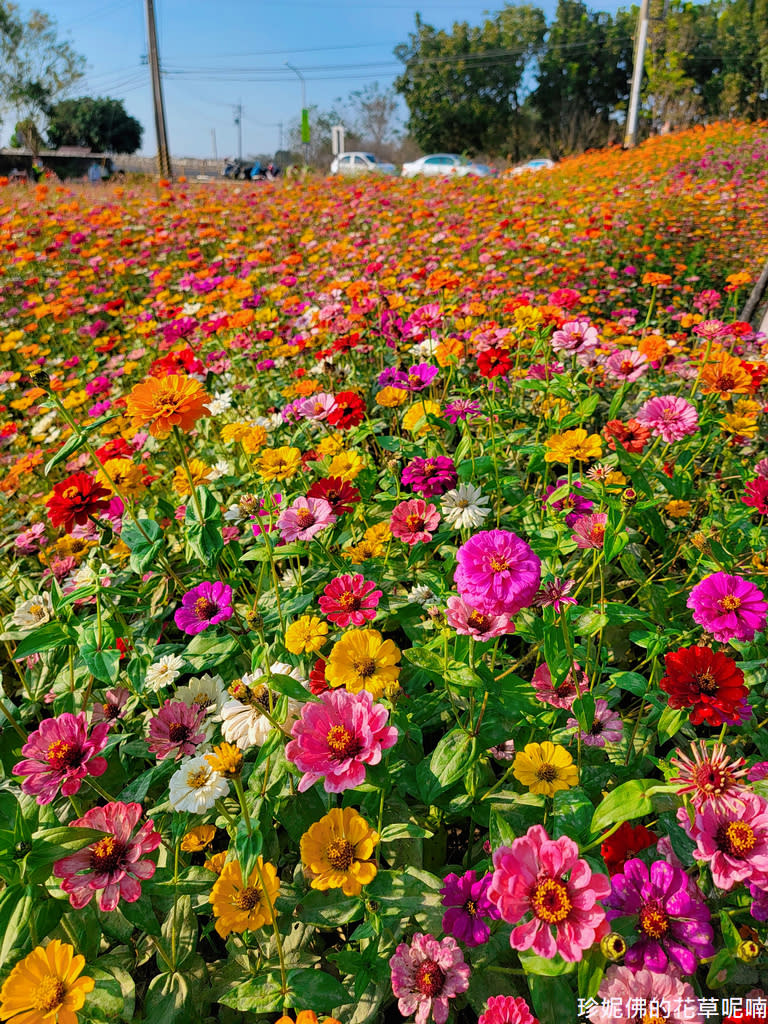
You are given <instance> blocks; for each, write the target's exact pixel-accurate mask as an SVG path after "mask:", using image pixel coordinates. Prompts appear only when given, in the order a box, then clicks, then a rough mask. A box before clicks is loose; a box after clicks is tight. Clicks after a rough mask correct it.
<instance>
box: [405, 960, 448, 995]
mask: <svg viewBox="0 0 768 1024" xmlns="http://www.w3.org/2000/svg"><path fill="white" fill-rule="evenodd" d="M413 980H414V983H415V985H416V988H417V989H418V990H419V992H421V993H422V994H423V995H425V996H430V997H432V998H434V997H435V996H438V995H440V993H441V992H442V990H443V986H444V985H445V973H444V972H443V970H442V968H441V967H440V964H438V963H436V962H435V961H434V960H425V961H424V963H423V964H421V966H420V967H419V968H418V970H417V971H416V975H415V977H414V979H413Z"/></svg>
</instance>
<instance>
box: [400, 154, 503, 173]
mask: <svg viewBox="0 0 768 1024" xmlns="http://www.w3.org/2000/svg"><path fill="white" fill-rule="evenodd" d="M402 173H403V177H404V178H415V177H416V176H417V175H420V174H425V175H428V176H430V177H433V176H436V175H438V174H442V175H451V176H453V177H458V178H464V177H466V176H467V175H473V176H474V177H477V178H486V177H489V176H490V175H491V174H492V173H493V171H492V170H491V168H490V167H487V166H486V165H485V164H476V163H473V162H472V161H471V160H468V159H467V158H466V157H465V156H458V155H457V154H456V153H432V154H431V155H430V156H422V157H419V159H418V160H413V161H412V162H411V163H408V164H403V172H402Z"/></svg>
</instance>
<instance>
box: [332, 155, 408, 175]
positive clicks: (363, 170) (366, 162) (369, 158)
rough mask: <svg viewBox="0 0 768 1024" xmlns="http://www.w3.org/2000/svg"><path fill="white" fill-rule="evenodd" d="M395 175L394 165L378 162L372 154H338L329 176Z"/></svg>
mask: <svg viewBox="0 0 768 1024" xmlns="http://www.w3.org/2000/svg"><path fill="white" fill-rule="evenodd" d="M371 173H373V174H397V168H396V167H395V165H394V164H388V163H386V162H385V161H383V160H379V159H378V157H376V156H374V155H373V153H340V154H339V155H338V156H336V157H334V158H333V162H332V163H331V174H371Z"/></svg>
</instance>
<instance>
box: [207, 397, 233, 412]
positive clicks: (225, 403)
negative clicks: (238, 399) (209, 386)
mask: <svg viewBox="0 0 768 1024" xmlns="http://www.w3.org/2000/svg"><path fill="white" fill-rule="evenodd" d="M205 407H206V409H207V410H208V411H209V412H210V414H211V416H220V415H221V413H223V412H227V410H228V409H231V408H232V392H231V391H221V392H220V393H219V394H218V395H216V397H215V398H213V399H212V400H211V401H210V402H206V403H205Z"/></svg>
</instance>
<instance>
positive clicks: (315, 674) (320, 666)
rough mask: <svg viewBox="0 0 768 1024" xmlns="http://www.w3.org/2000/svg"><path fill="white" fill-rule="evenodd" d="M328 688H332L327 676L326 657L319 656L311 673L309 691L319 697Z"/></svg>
mask: <svg viewBox="0 0 768 1024" xmlns="http://www.w3.org/2000/svg"><path fill="white" fill-rule="evenodd" d="M326 690H330V686H329V685H328V681H327V679H326V678H325V658H318V659H317V661H316V662H315V666H314V668H313V669H312V671H311V672H310V673H309V692H310V693H313V694H314V695H315V696H316V697H319V696H320V694H321V693H325V691H326Z"/></svg>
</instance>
